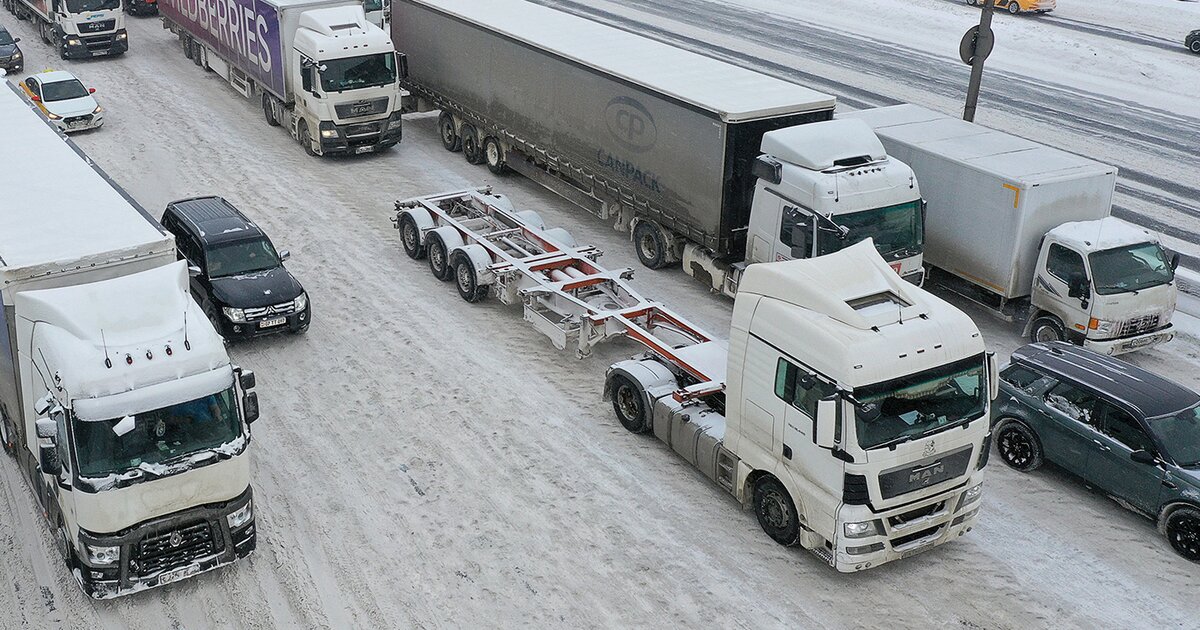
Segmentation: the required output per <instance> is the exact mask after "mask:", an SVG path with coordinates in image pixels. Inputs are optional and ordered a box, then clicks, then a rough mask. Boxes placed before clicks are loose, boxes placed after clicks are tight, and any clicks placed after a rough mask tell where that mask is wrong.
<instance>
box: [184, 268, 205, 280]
mask: <svg viewBox="0 0 1200 630" xmlns="http://www.w3.org/2000/svg"><path fill="white" fill-rule="evenodd" d="M202 273H204V272H203V271H200V267H198V266H196V265H188V275H189V276H191V277H193V278H198V277H200V274H202Z"/></svg>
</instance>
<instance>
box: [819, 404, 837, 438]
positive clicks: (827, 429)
mask: <svg viewBox="0 0 1200 630" xmlns="http://www.w3.org/2000/svg"><path fill="white" fill-rule="evenodd" d="M837 408H838V398H837V397H836V396H832V397H829V398H822V399H821V400H818V401H817V435H816V439H817V446H820V447H821V448H833V447H834V446H837V443H836V442H835V441H834V439H833V436H834V432H835V431H834V429H835V427H836V426H837V420H838V413H837Z"/></svg>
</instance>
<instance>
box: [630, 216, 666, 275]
mask: <svg viewBox="0 0 1200 630" xmlns="http://www.w3.org/2000/svg"><path fill="white" fill-rule="evenodd" d="M633 244H634V246H635V247H637V255H638V260H640V261H642V264H643V265H645V266H647V267H649V268H650V269H662V268H663V267H666V266H667V260H668V258H667V237H666V236H665V235H664V234H663V233H662V228H660V227H658V225H657V224H655V223H653V222H651V221H638V224H637V227H635V228H633Z"/></svg>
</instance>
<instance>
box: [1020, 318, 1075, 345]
mask: <svg viewBox="0 0 1200 630" xmlns="http://www.w3.org/2000/svg"><path fill="white" fill-rule="evenodd" d="M1029 331H1030V332H1029V339H1030V340H1031V341H1033V342H1034V343H1037V342H1039V341H1042V342H1048V341H1062V340H1064V339H1066V338H1067V332H1066V329H1064V328H1063V325H1062V322H1060V321H1058V318H1057V317H1053V316H1051V315H1046V316H1043V317H1039V318H1037V319H1035V320H1033V326H1031V327H1030V329H1029Z"/></svg>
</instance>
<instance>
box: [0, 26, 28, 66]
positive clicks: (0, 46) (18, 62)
mask: <svg viewBox="0 0 1200 630" xmlns="http://www.w3.org/2000/svg"><path fill="white" fill-rule="evenodd" d="M19 41H21V38H20V37H13V36H12V35H11V34H10V33H9V32H8V31H7V30H6V29H5V28H4V27H3V26H0V68H4V71H5V72H9V73H12V74H16V73H18V72H20V71H21V69H22V68H24V67H25V57H24V55H22V53H21V47H20V46H18V45H17V42H19Z"/></svg>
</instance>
